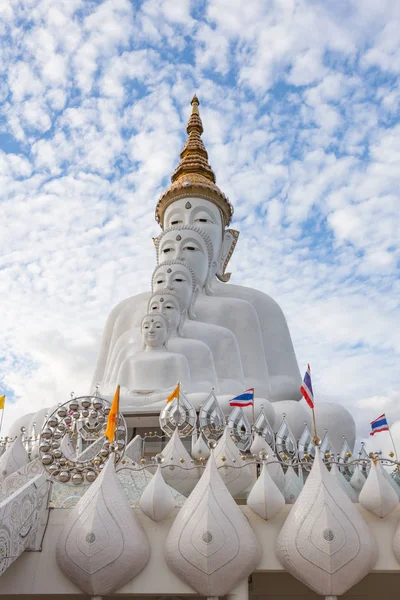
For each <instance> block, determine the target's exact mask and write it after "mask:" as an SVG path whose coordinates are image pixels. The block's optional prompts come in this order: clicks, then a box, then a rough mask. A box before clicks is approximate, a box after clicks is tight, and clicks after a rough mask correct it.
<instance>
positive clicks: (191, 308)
mask: <svg viewBox="0 0 400 600" xmlns="http://www.w3.org/2000/svg"><path fill="white" fill-rule="evenodd" d="M198 293H199V286H198V285H196V287H195V289H194V291H193V294H192V299H191V301H190V306H189V312H188V317H189V319H193V320H194V319H196V313H195V312H194V305H195V302H196V300H197V295H198Z"/></svg>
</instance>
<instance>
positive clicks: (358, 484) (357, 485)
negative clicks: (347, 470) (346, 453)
mask: <svg viewBox="0 0 400 600" xmlns="http://www.w3.org/2000/svg"><path fill="white" fill-rule="evenodd" d="M365 481H366V479H365V477H364V475H363V474H362V472H361V468H360V465H359V464H358V463H356V466H355V467H354V473H353V475H352V476H351V479H350V481H349V483H350V485H351V487H352V488H354V489H355V491H356V492H357V493H358V494H359V493H360V492H361V490H362V489H363V487H364V484H365Z"/></svg>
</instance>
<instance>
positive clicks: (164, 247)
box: [155, 225, 270, 398]
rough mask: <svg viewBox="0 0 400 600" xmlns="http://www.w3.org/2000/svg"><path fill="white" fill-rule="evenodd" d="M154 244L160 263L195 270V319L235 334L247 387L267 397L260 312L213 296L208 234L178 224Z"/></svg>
mask: <svg viewBox="0 0 400 600" xmlns="http://www.w3.org/2000/svg"><path fill="white" fill-rule="evenodd" d="M155 243H156V248H157V262H162V261H164V260H165V259H166V258H171V259H178V260H183V261H185V262H186V263H188V264H189V265H190V266H191V267H192V269H193V271H194V273H195V277H196V290H197V294H196V298H195V305H194V308H195V313H196V319H198V320H199V321H202V322H206V323H212V324H213V325H219V326H221V327H225V328H226V329H229V330H230V331H231V332H232V333H233V334H234V336H235V338H236V340H237V343H238V346H239V353H240V359H241V364H242V369H243V374H244V384H245V387H246V388H247V387H254V388H256V389H257V394H258V395H259V396H261V397H264V398H268V397H269V396H270V390H269V384H268V368H267V364H266V361H265V356H264V346H263V342H262V338H261V333H260V323H259V321H258V317H257V313H256V311H255V310H254V308H253V306H252V305H251V304H250V303H249V302H246V301H245V300H241V299H236V298H231V299H228V298H221V297H217V296H214V295H213V292H212V288H211V282H212V278H213V277H214V276H215V273H214V269H213V244H212V241H211V238H210V237H209V235H208V234H207V233H205V232H204V231H203V230H202V228H201V227H198V226H197V225H177V226H176V227H173V228H170V229H166V230H165V231H163V232H162V233H161V235H160V236H159V237H158V238H157V240H156V241H155ZM249 332H251V335H249ZM229 391H230V390H229Z"/></svg>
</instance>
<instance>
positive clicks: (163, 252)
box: [158, 229, 209, 288]
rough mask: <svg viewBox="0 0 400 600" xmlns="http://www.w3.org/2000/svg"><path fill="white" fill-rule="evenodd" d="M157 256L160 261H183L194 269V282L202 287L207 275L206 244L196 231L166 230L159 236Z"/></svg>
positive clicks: (207, 257)
mask: <svg viewBox="0 0 400 600" xmlns="http://www.w3.org/2000/svg"><path fill="white" fill-rule="evenodd" d="M158 257H159V262H160V263H162V262H163V261H165V260H176V259H179V260H183V261H185V262H186V263H188V265H189V266H191V267H192V269H193V270H194V272H195V276H196V283H197V284H198V285H199V286H200V287H201V288H203V287H204V285H205V283H206V281H207V277H208V269H209V256H208V249H207V244H206V242H205V241H204V239H203V237H202V236H201V235H200V234H199V233H197V231H191V230H190V229H188V230H185V229H182V230H178V231H173V230H172V231H168V232H167V233H166V234H165V235H163V236H162V238H161V241H160V246H159V250H158Z"/></svg>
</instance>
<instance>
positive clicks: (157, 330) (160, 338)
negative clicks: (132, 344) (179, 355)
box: [142, 314, 168, 348]
mask: <svg viewBox="0 0 400 600" xmlns="http://www.w3.org/2000/svg"><path fill="white" fill-rule="evenodd" d="M167 336H168V332H167V327H166V323H165V319H163V318H162V317H160V316H157V314H154V315H147V316H146V317H144V319H143V321H142V339H143V343H144V345H145V346H150V348H159V347H161V346H163V345H164V344H165V342H166V341H167Z"/></svg>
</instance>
